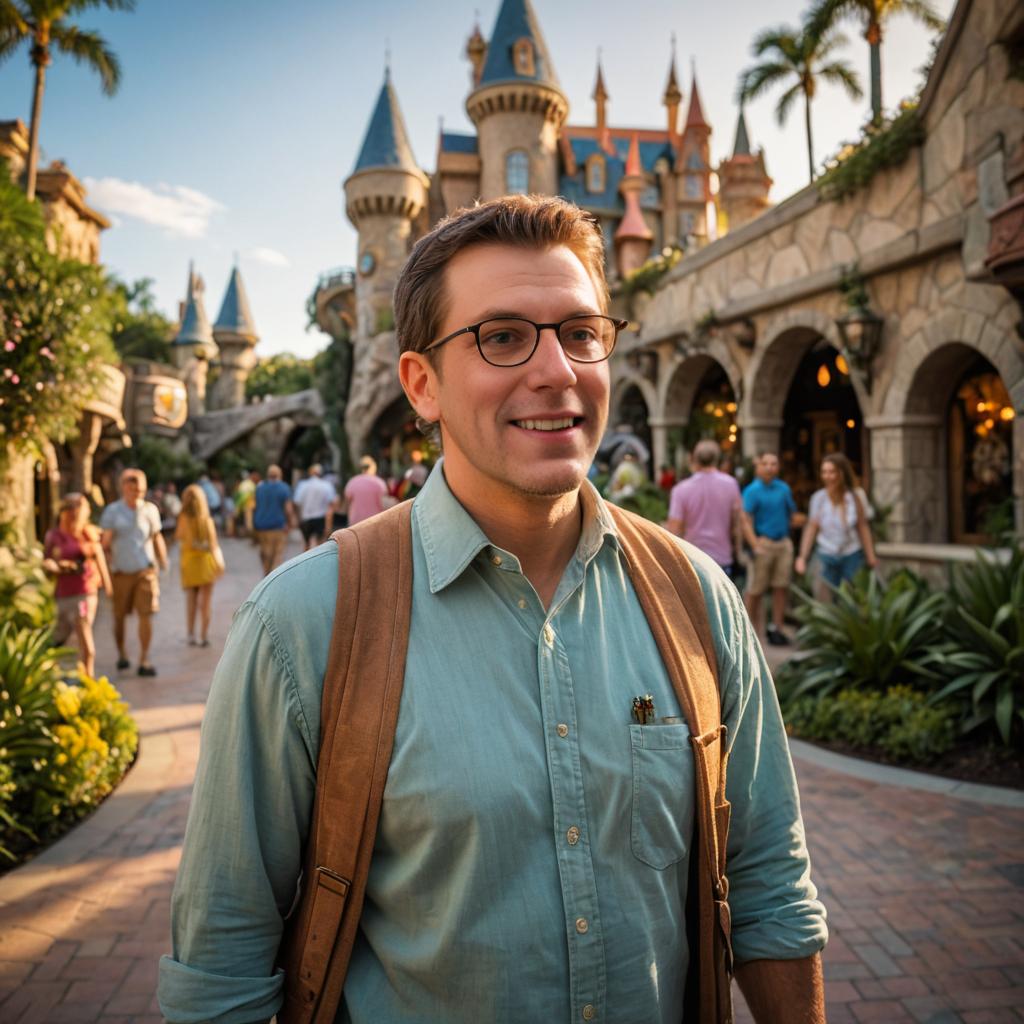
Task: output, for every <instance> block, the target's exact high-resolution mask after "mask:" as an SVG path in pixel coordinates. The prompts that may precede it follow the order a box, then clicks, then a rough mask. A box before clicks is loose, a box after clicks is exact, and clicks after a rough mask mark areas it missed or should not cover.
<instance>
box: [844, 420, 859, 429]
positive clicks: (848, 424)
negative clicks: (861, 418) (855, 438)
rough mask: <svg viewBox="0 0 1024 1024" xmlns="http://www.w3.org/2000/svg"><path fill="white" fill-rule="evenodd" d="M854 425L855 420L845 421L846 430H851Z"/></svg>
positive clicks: (855, 424) (855, 423)
mask: <svg viewBox="0 0 1024 1024" xmlns="http://www.w3.org/2000/svg"><path fill="white" fill-rule="evenodd" d="M855 426H857V421H856V420H847V421H846V429H847V430H853V428H854V427H855Z"/></svg>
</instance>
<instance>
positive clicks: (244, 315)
mask: <svg viewBox="0 0 1024 1024" xmlns="http://www.w3.org/2000/svg"><path fill="white" fill-rule="evenodd" d="M213 327H214V330H225V331H234V333H235V334H242V335H246V336H248V337H251V338H256V337H258V335H257V334H256V325H255V323H254V322H253V319H252V311H251V310H250V309H249V296H248V295H246V294H245V285H244V284H242V275H241V274H240V273H239V271H238V267H235V268H234V269H233V270H232V271H231V277H230V279H229V280H228V290H227V291H226V292H225V293H224V301H223V302H222V303H221V306H220V312H219V313H218V314H217V322H216V323H215V324H214V325H213Z"/></svg>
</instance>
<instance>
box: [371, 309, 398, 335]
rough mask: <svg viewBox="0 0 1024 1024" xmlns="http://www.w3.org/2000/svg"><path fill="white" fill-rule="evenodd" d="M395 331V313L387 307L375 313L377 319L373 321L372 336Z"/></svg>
mask: <svg viewBox="0 0 1024 1024" xmlns="http://www.w3.org/2000/svg"><path fill="white" fill-rule="evenodd" d="M394 329H395V311H394V310H393V309H391V307H390V306H389V307H388V308H386V309H380V310H378V311H377V319H376V320H375V321H374V334H383V333H384V332H385V331H393V330H394Z"/></svg>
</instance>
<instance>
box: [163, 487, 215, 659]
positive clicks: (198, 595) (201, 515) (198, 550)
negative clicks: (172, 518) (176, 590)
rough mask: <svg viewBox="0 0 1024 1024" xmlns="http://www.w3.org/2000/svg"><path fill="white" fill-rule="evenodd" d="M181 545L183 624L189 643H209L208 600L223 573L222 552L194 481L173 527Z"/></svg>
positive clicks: (204, 502) (202, 497)
mask: <svg viewBox="0 0 1024 1024" xmlns="http://www.w3.org/2000/svg"><path fill="white" fill-rule="evenodd" d="M174 539H175V540H176V541H177V542H178V543H179V544H180V545H181V586H182V588H183V589H184V591H185V624H186V626H187V627H188V642H189V644H190V646H192V647H195V646H197V645H198V646H199V647H209V646H210V637H209V634H210V602H211V600H212V598H213V584H214V582H215V581H216V579H217V577H218V576H220V575H221V573H223V572H224V555H223V554H222V553H221V550H220V544H219V543H218V541H217V527H216V526H215V525H214V522H213V517H212V516H211V515H210V506H209V505H208V504H207V501H206V495H205V494H204V493H203V489H202V488H201V487H200V486H199V485H198V484H192V485H191V486H189V487H186V488H185V493H184V494H183V495H182V496H181V515H180V516H178V525H177V527H176V528H175V530H174ZM197 611H198V612H199V629H200V633H199V640H198V641H197V640H196V632H195V627H196V612H197Z"/></svg>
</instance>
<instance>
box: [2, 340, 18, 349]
mask: <svg viewBox="0 0 1024 1024" xmlns="http://www.w3.org/2000/svg"><path fill="white" fill-rule="evenodd" d="M15 348H17V346H16V345H15V344H14V342H13V341H10V340H8V341H5V342H4V351H5V352H13V351H14V350H15Z"/></svg>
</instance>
